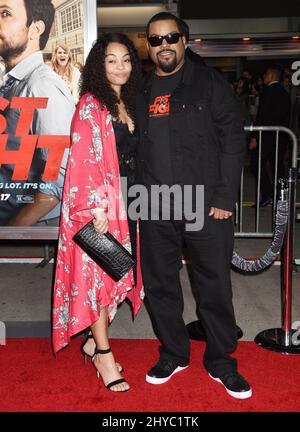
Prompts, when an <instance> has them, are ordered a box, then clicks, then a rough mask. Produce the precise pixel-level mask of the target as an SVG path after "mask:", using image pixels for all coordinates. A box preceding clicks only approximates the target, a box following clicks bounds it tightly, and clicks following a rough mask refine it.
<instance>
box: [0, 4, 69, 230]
mask: <svg viewBox="0 0 300 432" xmlns="http://www.w3.org/2000/svg"><path fill="white" fill-rule="evenodd" d="M54 13H55V9H54V6H53V4H52V3H51V0H0V56H1V57H2V58H3V59H4V62H5V66H6V74H5V76H4V83H3V85H2V87H0V96H1V97H2V98H5V99H7V100H8V101H11V100H12V99H13V98H14V97H21V98H25V97H26V98H45V99H46V100H47V106H46V108H43V109H35V110H34V113H33V119H32V123H31V126H30V131H29V133H30V135H36V136H39V135H60V136H61V135H66V136H68V135H69V133H70V124H71V119H72V115H73V112H74V102H73V100H72V97H71V94H70V92H69V90H68V88H67V86H66V85H65V83H64V82H63V80H61V78H59V77H58V76H57V75H56V74H55V73H54V72H53V71H52V70H51V69H50V68H49V67H48V66H46V65H45V64H44V61H43V55H42V52H41V51H42V50H43V49H44V48H45V46H46V43H47V41H48V38H49V33H50V30H51V26H52V24H53V20H54ZM20 112H21V110H19V109H12V108H11V107H10V106H8V107H7V108H6V109H5V110H4V113H3V114H2V115H3V116H4V117H5V119H6V130H5V132H4V133H5V134H7V135H8V141H7V145H6V149H5V150H6V151H9V150H18V148H19V147H20V143H21V137H20V136H17V134H16V128H17V127H18V122H19V119H20ZM48 153H49V151H48V150H47V149H46V148H43V149H42V148H37V149H36V150H35V152H34V156H33V161H32V164H31V168H30V172H29V176H28V179H26V183H27V185H28V184H31V185H32V189H30V188H24V187H23V188H21V189H20V188H18V189H16V188H15V189H14V188H13V187H12V186H13V183H14V182H15V181H14V180H12V177H13V172H14V169H15V166H14V164H10V163H6V164H5V163H2V164H1V166H0V186H1V187H0V189H1V196H2V197H9V199H7V200H1V201H0V225H15V226H31V225H35V224H37V223H39V224H40V223H42V224H50V225H58V217H59V213H60V200H61V195H62V187H63V181H64V173H65V166H66V160H67V154H68V152H67V151H65V152H64V156H63V158H62V162H61V166H60V169H59V175H58V178H57V179H55V180H54V181H46V180H43V179H42V178H43V171H44V168H45V164H46V161H47V157H48ZM10 184H11V187H10V188H9V189H7V188H6V187H7V186H9V185H10ZM18 184H20V182H18ZM22 184H24V181H22ZM26 197H27V198H31V199H32V201H30V200H28V199H27V200H26ZM26 202H28V203H26Z"/></svg>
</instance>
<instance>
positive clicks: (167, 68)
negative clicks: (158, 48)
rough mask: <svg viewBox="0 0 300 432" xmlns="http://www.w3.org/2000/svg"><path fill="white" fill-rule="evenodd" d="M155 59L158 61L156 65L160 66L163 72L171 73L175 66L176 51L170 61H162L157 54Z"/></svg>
mask: <svg viewBox="0 0 300 432" xmlns="http://www.w3.org/2000/svg"><path fill="white" fill-rule="evenodd" d="M157 61H158V66H159V67H160V69H161V70H162V71H163V72H165V73H171V72H173V70H174V69H176V67H177V56H176V52H175V55H174V57H173V60H171V61H170V62H165V61H162V60H160V58H159V57H158V56H157Z"/></svg>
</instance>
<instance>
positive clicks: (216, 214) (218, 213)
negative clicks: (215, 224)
mask: <svg viewBox="0 0 300 432" xmlns="http://www.w3.org/2000/svg"><path fill="white" fill-rule="evenodd" d="M208 215H209V216H213V218H214V219H228V218H230V216H232V212H230V211H227V210H222V209H219V208H216V207H211V208H210V210H209V214H208Z"/></svg>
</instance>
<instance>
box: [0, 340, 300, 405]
mask: <svg viewBox="0 0 300 432" xmlns="http://www.w3.org/2000/svg"><path fill="white" fill-rule="evenodd" d="M111 342H112V343H111V345H112V347H113V350H114V353H115V357H116V359H117V360H119V361H120V362H121V363H122V365H123V366H124V368H125V374H124V376H125V377H126V378H127V379H128V381H129V383H130V384H131V386H132V388H131V390H130V391H129V392H126V393H123V394H115V393H113V392H110V391H108V390H107V389H105V388H104V386H103V385H102V381H101V380H97V378H96V373H95V369H94V367H93V366H92V365H91V364H90V363H88V365H87V366H86V367H84V366H83V361H82V356H81V354H80V353H79V346H80V343H81V339H80V338H77V339H74V340H73V341H72V343H71V345H70V346H69V347H68V348H66V349H65V350H63V351H61V352H60V353H59V354H58V357H57V358H56V359H55V358H54V357H53V355H52V352H51V349H50V341H49V339H10V340H8V341H7V345H6V346H0V359H1V386H0V401H1V402H0V411H20V412H24V411H25V412H26V411H47V412H49V411H98V412H105V411H106V412H126V411H127V412H132V411H134V412H137V411H139V412H140V411H141V412H144V411H148V412H161V411H166V412H167V411H170V412H176V411H178V412H180V411H182V412H208V411H229V412H233V411H236V412H238V411H246V412H251V411H252V412H259V411H278V412H282V411H300V357H297V356H285V355H282V354H277V353H273V352H270V351H267V350H264V349H262V348H260V347H258V346H256V345H255V344H254V343H252V342H240V343H239V347H238V350H237V351H236V353H235V355H236V357H237V359H238V361H239V370H240V372H241V374H243V375H244V376H245V377H246V378H247V379H248V380H249V382H250V383H251V385H252V387H253V397H252V398H250V399H247V400H244V401H239V400H236V399H233V398H232V397H230V396H229V395H227V393H226V392H225V390H224V388H223V386H221V385H220V384H218V383H216V382H214V381H212V380H211V379H210V378H209V377H208V375H207V373H206V372H205V370H204V368H203V366H202V355H203V349H204V344H203V343H199V342H192V355H191V365H190V367H189V368H188V369H187V370H185V371H183V372H182V373H180V374H178V375H176V376H174V377H173V378H172V379H171V380H170V381H169V382H168V383H166V384H163V385H161V386H153V385H151V384H147V383H146V382H145V381H144V376H145V373H146V372H147V370H148V369H149V367H150V366H152V365H153V364H154V363H155V362H156V360H157V358H158V352H157V347H158V342H156V341H153V340H131V339H130V340H124V339H122V340H117V339H114V340H112V341H111Z"/></svg>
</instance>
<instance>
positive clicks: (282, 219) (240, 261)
mask: <svg viewBox="0 0 300 432" xmlns="http://www.w3.org/2000/svg"><path fill="white" fill-rule="evenodd" d="M288 215H289V203H288V201H287V200H279V201H278V202H277V209H276V218H275V232H274V237H273V241H272V244H271V246H270V247H269V249H268V250H267V252H266V253H265V254H264V255H263V256H262V257H261V258H258V259H256V260H246V259H244V258H242V257H241V256H239V255H238V254H237V253H236V252H235V251H234V252H233V257H232V262H231V263H232V265H234V266H235V267H237V268H238V269H240V270H243V271H245V272H257V271H260V270H263V269H265V268H266V267H268V266H269V265H271V264H272V263H273V262H274V261H275V259H276V257H277V255H278V254H279V252H280V250H281V247H282V244H283V241H284V236H285V233H286V228H287V222H288Z"/></svg>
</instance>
